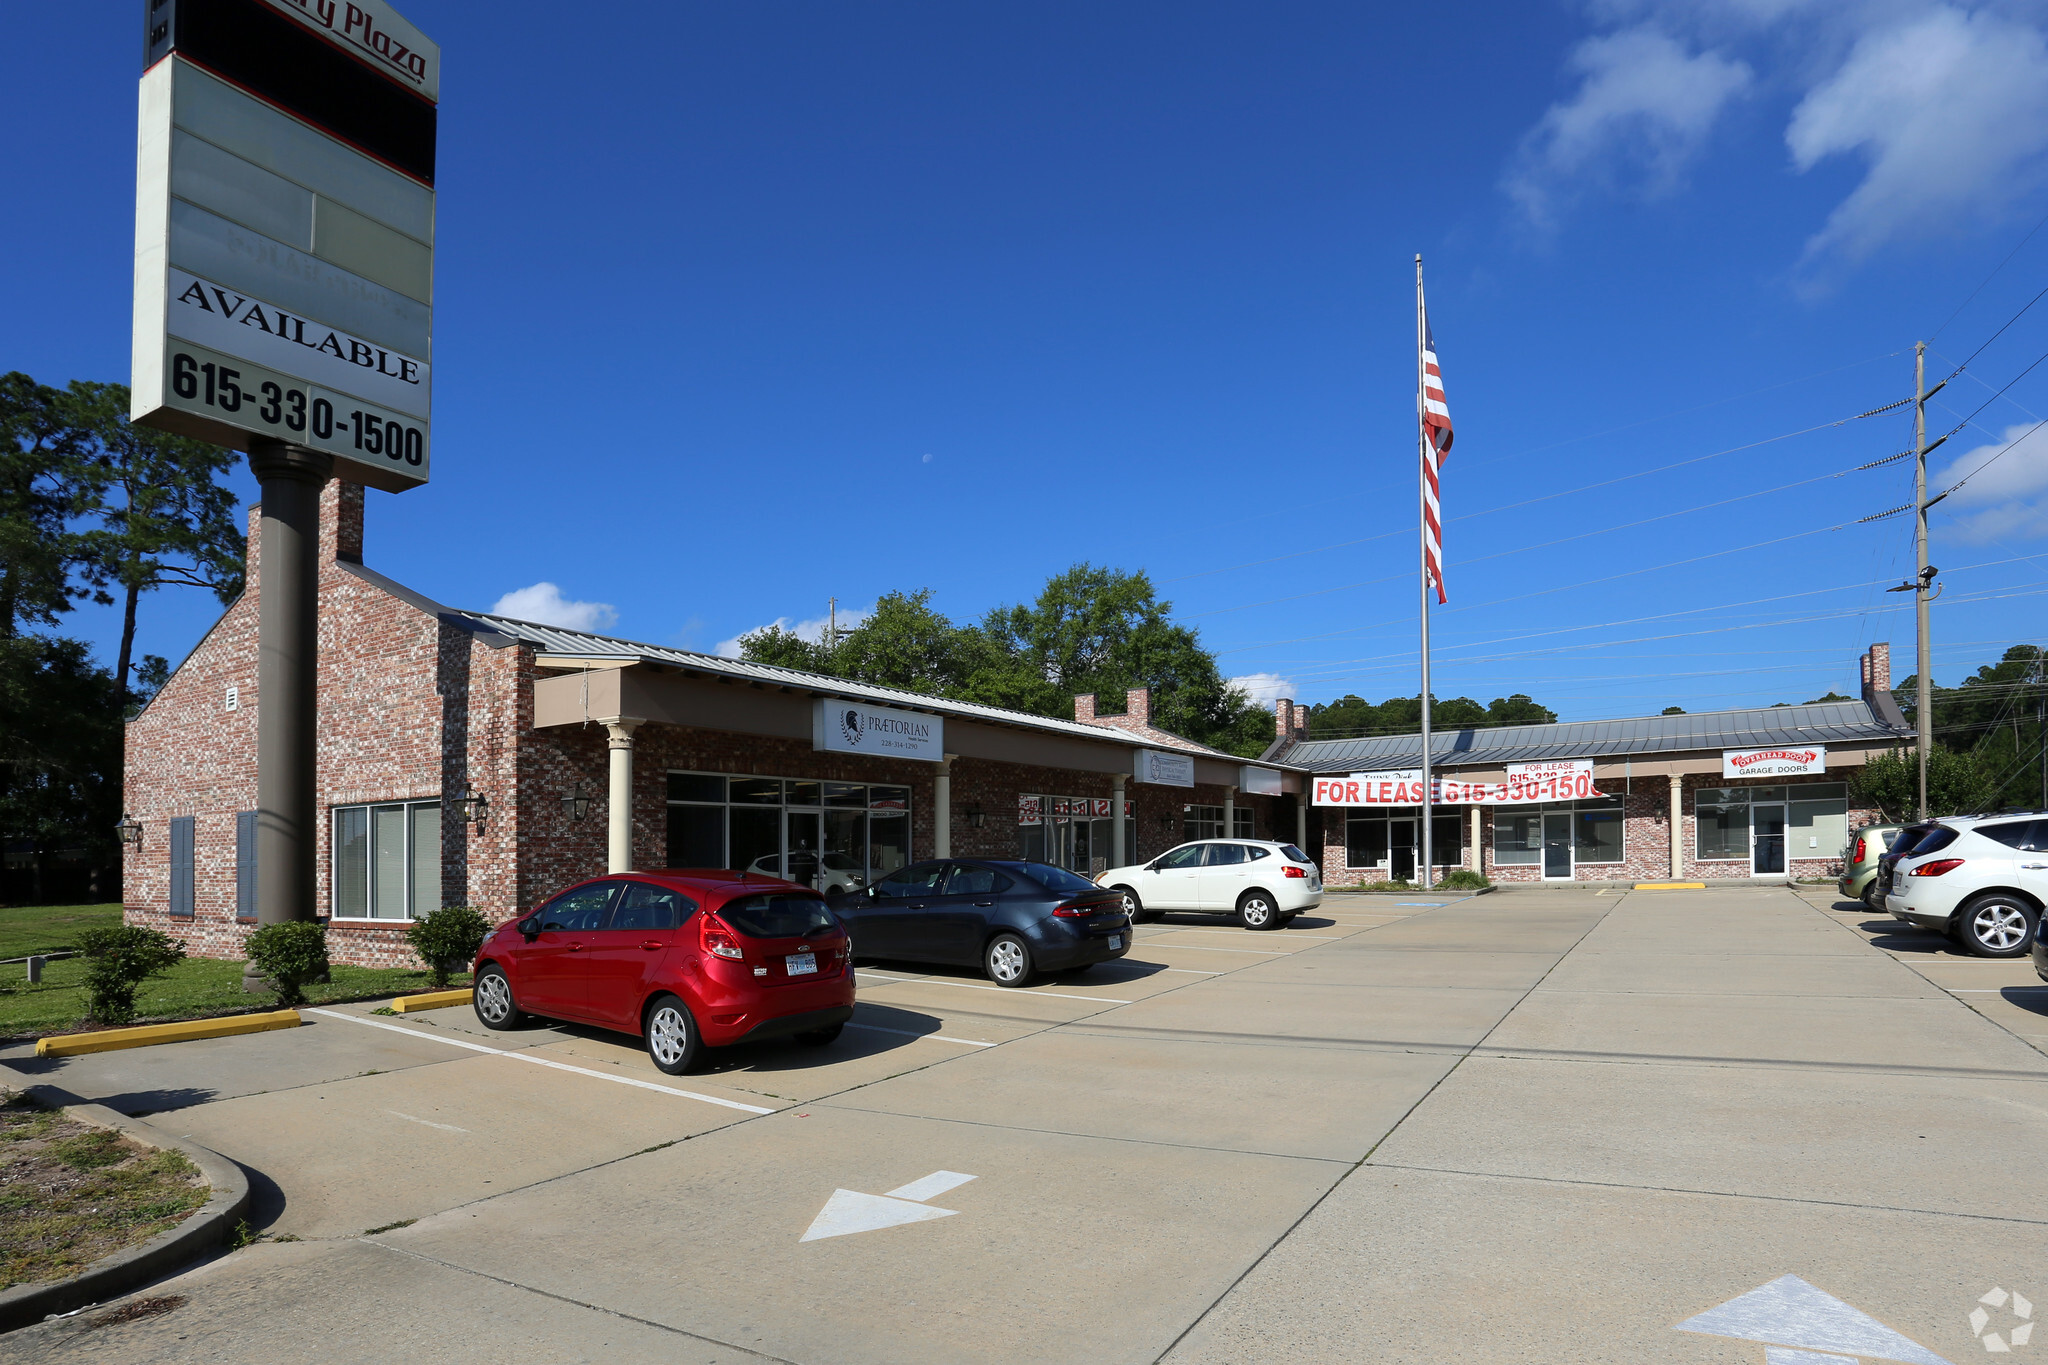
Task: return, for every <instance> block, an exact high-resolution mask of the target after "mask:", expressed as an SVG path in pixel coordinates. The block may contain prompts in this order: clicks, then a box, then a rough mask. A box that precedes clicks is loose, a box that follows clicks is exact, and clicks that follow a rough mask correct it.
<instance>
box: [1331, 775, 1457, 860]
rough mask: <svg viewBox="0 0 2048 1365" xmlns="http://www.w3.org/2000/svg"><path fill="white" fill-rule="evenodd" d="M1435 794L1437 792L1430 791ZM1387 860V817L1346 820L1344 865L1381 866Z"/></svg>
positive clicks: (1350, 818) (1356, 817)
mask: <svg viewBox="0 0 2048 1365" xmlns="http://www.w3.org/2000/svg"><path fill="white" fill-rule="evenodd" d="M1430 794H1431V795H1435V793H1433V792H1432V793H1430ZM1386 861H1387V818H1386V817H1385V816H1384V815H1381V816H1370V815H1354V816H1351V817H1349V818H1348V819H1346V820H1345V821H1344V866H1346V867H1381V866H1384V865H1385V863H1386Z"/></svg>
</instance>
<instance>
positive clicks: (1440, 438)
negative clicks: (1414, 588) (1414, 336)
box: [1421, 307, 1451, 604]
mask: <svg viewBox="0 0 2048 1365" xmlns="http://www.w3.org/2000/svg"><path fill="white" fill-rule="evenodd" d="M1421 399H1422V438H1423V451H1422V522H1423V531H1422V553H1423V556H1424V563H1425V564H1426V566H1427V568H1428V571H1429V581H1430V582H1431V583H1433V584H1435V585H1436V600H1437V602H1438V603H1439V604H1442V603H1445V602H1448V601H1450V600H1451V599H1450V598H1449V597H1446V596H1445V595H1444V525H1443V520H1444V519H1443V510H1442V508H1441V506H1440V505H1439V503H1438V498H1437V474H1438V473H1439V472H1440V471H1441V470H1442V469H1443V467H1444V460H1445V459H1446V458H1447V457H1448V456H1449V455H1450V453H1451V410H1450V408H1449V407H1447V406H1446V405H1445V403H1444V376H1443V372H1442V371H1441V370H1439V369H1438V368H1437V363H1436V333H1435V332H1433V331H1432V330H1430V326H1429V310H1428V308H1427V307H1425V308H1424V309H1423V312H1422V394H1421Z"/></svg>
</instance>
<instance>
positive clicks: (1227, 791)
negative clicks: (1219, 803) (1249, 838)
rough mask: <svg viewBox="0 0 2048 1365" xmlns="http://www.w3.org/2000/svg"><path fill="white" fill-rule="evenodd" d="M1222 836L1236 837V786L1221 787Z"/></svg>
mask: <svg viewBox="0 0 2048 1365" xmlns="http://www.w3.org/2000/svg"><path fill="white" fill-rule="evenodd" d="M1223 837H1224V838H1226V839H1235V838H1236V837H1237V788H1235V787H1225V788H1224V789H1223Z"/></svg>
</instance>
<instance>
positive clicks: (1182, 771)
mask: <svg viewBox="0 0 2048 1365" xmlns="http://www.w3.org/2000/svg"><path fill="white" fill-rule="evenodd" d="M1131 776H1132V778H1133V779H1135V780H1136V781H1139V782H1150V783H1152V784H1153V785H1155V786H1160V787H1192V786H1194V785H1195V756H1194V755H1193V754H1174V753H1167V752H1165V751H1164V750H1161V749H1140V750H1138V751H1137V752H1136V753H1134V754H1132V755H1131Z"/></svg>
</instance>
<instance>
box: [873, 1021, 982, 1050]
mask: <svg viewBox="0 0 2048 1365" xmlns="http://www.w3.org/2000/svg"><path fill="white" fill-rule="evenodd" d="M847 1027H848V1028H857V1029H864V1030H866V1031H867V1032H869V1033H893V1034H895V1035H897V1036H898V1037H899V1038H930V1039H933V1040H934V1041H936V1042H941V1043H958V1044H960V1046H962V1047H994V1046H995V1044H994V1043H978V1042H976V1041H975V1040H974V1039H972V1038H948V1037H947V1036H946V1035H945V1034H943V1033H912V1032H911V1031H910V1030H909V1029H907V1028H883V1027H882V1026H881V1025H880V1024H848V1025H847Z"/></svg>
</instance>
